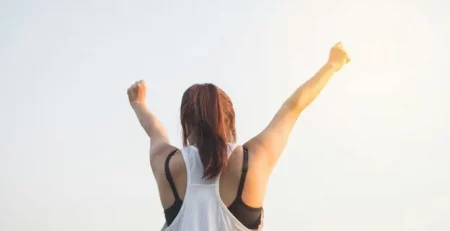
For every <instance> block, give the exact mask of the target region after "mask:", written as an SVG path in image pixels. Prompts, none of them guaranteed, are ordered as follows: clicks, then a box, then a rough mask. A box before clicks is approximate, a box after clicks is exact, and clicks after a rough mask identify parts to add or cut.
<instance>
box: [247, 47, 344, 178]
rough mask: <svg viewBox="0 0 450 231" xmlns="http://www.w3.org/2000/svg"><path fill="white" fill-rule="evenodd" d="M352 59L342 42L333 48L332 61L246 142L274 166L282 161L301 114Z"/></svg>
mask: <svg viewBox="0 0 450 231" xmlns="http://www.w3.org/2000/svg"><path fill="white" fill-rule="evenodd" d="M349 61H350V58H349V57H348V55H347V53H346V51H345V50H344V48H343V45H342V44H341V43H337V44H336V45H334V46H333V48H331V51H330V55H329V59H328V61H327V62H326V63H325V65H323V66H322V67H321V68H320V69H319V71H318V72H317V73H316V74H315V75H314V76H313V77H311V78H310V79H309V80H308V81H307V82H305V83H304V84H303V85H301V86H300V87H299V88H297V90H296V91H295V92H294V93H293V94H292V95H291V96H290V97H289V98H288V99H287V100H286V101H285V102H284V103H283V105H282V106H281V108H280V109H279V110H278V112H277V113H276V115H275V116H274V118H273V119H272V121H271V122H270V123H269V125H268V126H267V127H266V128H265V129H264V130H263V131H262V132H261V133H259V134H258V135H257V136H256V137H254V138H252V139H251V140H249V141H248V142H247V143H246V144H245V145H246V146H248V147H249V148H250V149H253V150H255V151H256V152H258V157H262V158H264V159H265V161H266V162H267V164H268V167H269V168H268V169H270V170H271V169H272V168H273V167H274V166H275V164H276V162H277V161H278V159H279V157H280V155H281V153H282V151H283V149H284V147H285V146H286V142H287V140H288V137H289V135H290V133H291V130H292V128H293V127H294V124H295V122H296V121H297V118H298V116H299V115H300V113H301V112H302V111H303V109H305V108H306V107H307V106H308V105H309V104H310V103H311V102H312V101H313V100H314V99H315V98H316V96H317V95H318V94H319V93H320V91H321V90H322V89H323V88H324V87H325V85H326V84H327V83H328V81H329V80H330V78H331V76H333V74H334V73H335V72H336V71H338V70H340V69H341V68H342V67H343V66H344V65H345V64H346V63H348V62H349Z"/></svg>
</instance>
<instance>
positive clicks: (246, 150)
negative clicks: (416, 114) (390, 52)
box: [128, 43, 350, 231]
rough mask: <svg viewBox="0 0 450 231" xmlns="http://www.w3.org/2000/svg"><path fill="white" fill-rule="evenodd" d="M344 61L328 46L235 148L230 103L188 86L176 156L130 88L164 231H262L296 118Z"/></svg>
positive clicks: (217, 93)
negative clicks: (312, 69) (314, 68)
mask: <svg viewBox="0 0 450 231" xmlns="http://www.w3.org/2000/svg"><path fill="white" fill-rule="evenodd" d="M349 61H350V59H349V57H348V56H347V54H346V52H345V50H344V48H343V46H342V44H341V43H338V44H336V45H335V46H333V48H332V49H331V51H330V55H329V59H328V61H327V62H326V64H325V65H323V67H322V68H321V69H320V70H319V71H318V72H317V73H316V74H315V75H314V76H313V77H312V78H311V79H309V80H308V81H307V82H306V83H304V84H303V85H302V86H300V87H299V88H298V89H297V90H296V91H295V92H294V93H293V94H292V95H291V96H290V97H289V98H288V99H287V100H286V101H285V102H284V103H283V105H282V106H281V108H280V109H279V111H278V112H277V113H276V115H275V117H274V118H273V119H272V121H271V122H270V123H269V125H268V126H267V127H266V128H265V129H264V130H263V131H262V132H261V133H259V134H258V135H257V136H255V137H254V138H252V139H250V140H249V141H248V142H246V143H245V144H244V145H242V146H239V145H236V144H235V142H236V130H235V121H234V120H235V116H234V110H233V104H232V102H231V100H230V98H229V97H228V96H227V95H226V94H225V92H224V91H222V90H221V89H220V88H218V87H216V86H215V85H213V84H195V85H193V86H191V87H190V88H188V89H187V90H186V92H185V93H184V94H183V98H182V101H181V114H180V119H181V125H182V129H183V145H184V148H183V149H181V150H179V149H177V148H176V147H174V146H172V145H171V144H170V142H169V139H168V136H167V133H166V130H165V129H164V126H163V125H162V124H161V123H160V122H159V121H158V119H157V118H156V116H155V115H153V114H152V113H151V112H150V111H149V110H148V109H147V107H146V105H145V101H146V95H145V94H146V87H145V83H144V82H143V81H138V82H136V83H135V84H133V85H132V86H131V87H130V88H129V89H128V98H129V100H130V104H131V106H132V108H133V109H134V111H135V112H136V115H137V117H138V119H139V121H140V123H141V125H142V127H143V128H144V130H145V131H146V132H147V134H148V136H149V137H150V163H151V168H152V171H153V174H154V176H155V179H156V182H157V185H158V190H159V195H160V199H161V203H162V207H163V208H164V213H165V219H166V223H165V225H164V227H163V230H189V231H196V230H198V231H204V230H219V231H222V230H223V231H228V230H240V231H243V230H262V223H263V209H262V205H263V202H264V196H265V192H266V185H267V182H268V180H269V176H270V174H271V172H272V169H273V168H274V167H275V164H276V163H277V161H278V158H279V157H280V155H281V153H282V151H283V149H284V147H285V145H286V141H287V139H288V136H289V134H290V132H291V130H292V128H293V126H294V124H295V122H296V120H297V118H298V116H299V114H300V112H301V111H303V109H305V108H306V106H308V105H309V104H310V103H311V102H312V101H313V100H314V98H315V97H316V96H317V95H318V94H319V92H320V91H321V90H322V89H323V87H324V86H325V85H326V83H327V82H328V80H329V79H330V78H331V76H332V75H333V74H334V73H335V72H336V71H338V70H340V69H341V68H342V67H343V66H344V65H345V64H346V63H348V62H349Z"/></svg>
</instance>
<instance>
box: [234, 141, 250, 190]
mask: <svg viewBox="0 0 450 231" xmlns="http://www.w3.org/2000/svg"><path fill="white" fill-rule="evenodd" d="M243 149H244V160H243V162H242V173H241V179H240V181H239V188H238V192H237V195H236V198H239V199H240V198H242V191H244V184H245V178H246V177H247V171H248V149H247V148H246V147H243Z"/></svg>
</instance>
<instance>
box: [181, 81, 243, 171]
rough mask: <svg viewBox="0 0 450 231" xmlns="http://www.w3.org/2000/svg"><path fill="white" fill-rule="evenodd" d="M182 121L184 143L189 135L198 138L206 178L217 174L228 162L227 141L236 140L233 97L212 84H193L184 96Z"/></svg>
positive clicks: (196, 139)
mask: <svg viewBox="0 0 450 231" xmlns="http://www.w3.org/2000/svg"><path fill="white" fill-rule="evenodd" d="M181 123H182V128H183V145H184V146H187V145H188V136H190V138H191V139H194V140H195V143H196V144H195V145H196V146H197V149H198V151H199V154H200V159H201V161H202V164H203V168H204V175H203V177H204V178H206V179H213V178H215V177H217V176H218V175H219V174H220V173H221V172H222V171H223V169H225V167H226V165H227V162H228V142H235V139H236V138H235V136H236V134H235V129H234V110H233V106H232V104H231V100H230V99H229V98H228V96H226V94H225V93H224V92H223V91H222V90H221V89H219V88H217V87H216V86H215V85H213V84H202V85H194V86H192V87H191V88H189V89H188V90H187V91H186V92H185V94H184V95H183V100H182V104H181ZM188 130H190V131H189V134H188ZM191 136H193V137H191Z"/></svg>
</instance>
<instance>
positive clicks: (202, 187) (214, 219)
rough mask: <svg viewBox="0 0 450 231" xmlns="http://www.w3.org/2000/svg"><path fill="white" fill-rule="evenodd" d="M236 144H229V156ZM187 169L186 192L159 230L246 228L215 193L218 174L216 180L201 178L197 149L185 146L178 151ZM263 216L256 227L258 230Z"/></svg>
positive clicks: (229, 230)
mask: <svg viewBox="0 0 450 231" xmlns="http://www.w3.org/2000/svg"><path fill="white" fill-rule="evenodd" d="M236 146H237V145H236V144H230V145H229V150H228V157H230V155H231V153H232V152H233V150H234V149H235V148H236ZM181 153H182V155H183V159H184V162H185V164H186V171H187V185H186V194H185V196H184V200H183V205H182V206H181V209H180V211H179V212H178V215H177V216H176V217H175V219H174V220H173V222H172V223H171V224H170V226H169V227H167V224H164V227H163V228H162V229H161V230H162V231H180V230H187V231H249V230H250V229H248V228H246V227H245V226H244V225H243V224H242V223H241V222H239V220H237V218H236V217H234V215H233V214H232V213H231V212H230V211H229V210H228V208H227V206H226V205H225V204H224V203H223V202H222V199H221V198H220V193H219V182H220V176H219V177H217V178H216V179H212V180H207V179H203V164H202V161H201V160H200V155H199V153H198V150H197V148H196V147H194V146H188V147H185V148H183V149H182V150H181ZM262 221H263V217H261V225H260V226H259V229H258V230H262V227H263V225H262V223H263V222H262Z"/></svg>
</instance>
